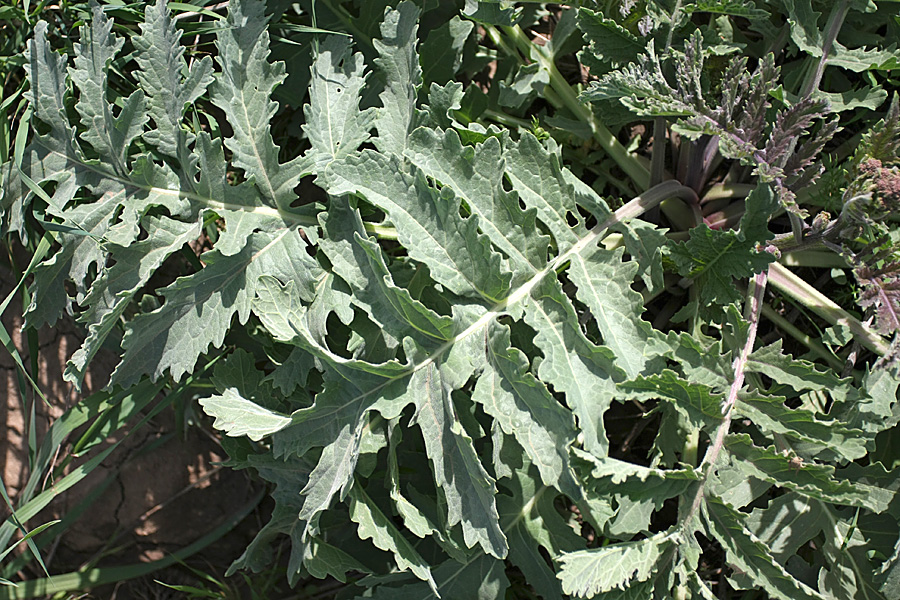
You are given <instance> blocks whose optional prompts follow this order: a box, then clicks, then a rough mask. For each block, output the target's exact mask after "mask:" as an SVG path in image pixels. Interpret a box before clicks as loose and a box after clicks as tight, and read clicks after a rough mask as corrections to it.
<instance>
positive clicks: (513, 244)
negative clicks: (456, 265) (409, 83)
mask: <svg viewBox="0 0 900 600" xmlns="http://www.w3.org/2000/svg"><path fill="white" fill-rule="evenodd" d="M406 156H407V157H408V158H409V159H410V160H411V161H412V162H413V164H415V165H416V166H417V167H419V168H420V169H421V170H422V172H423V173H424V174H425V175H427V176H428V177H431V178H433V179H435V180H436V181H438V182H440V183H441V184H442V185H443V186H444V187H449V188H451V189H452V190H453V191H454V192H455V193H456V195H457V196H459V198H460V199H461V200H463V201H465V203H466V205H467V206H468V208H469V210H471V211H472V212H473V213H474V214H476V215H478V225H479V227H481V229H482V231H483V232H484V234H485V235H486V236H487V237H488V238H490V240H491V242H492V243H493V244H494V245H495V246H496V247H497V248H498V249H499V250H501V251H502V252H503V253H504V254H506V256H507V258H508V259H509V261H510V267H511V269H512V271H513V274H514V276H515V277H514V280H513V281H514V282H521V281H523V280H524V279H526V278H527V277H530V276H531V275H533V274H534V273H535V272H536V271H537V270H538V269H540V268H542V267H543V266H544V265H545V264H546V263H547V243H548V241H549V240H548V239H547V238H546V237H545V236H543V235H540V233H539V232H538V230H537V228H536V226H535V215H536V211H531V210H528V211H522V209H521V208H520V207H519V202H518V198H516V196H515V195H514V194H510V193H508V192H506V191H504V190H503V187H502V177H503V171H504V161H503V159H502V158H501V146H500V142H499V141H498V140H497V139H496V138H494V137H489V138H487V139H486V140H485V141H484V142H483V143H480V144H478V145H476V146H475V148H471V147H468V146H463V144H462V142H461V141H460V138H459V134H458V133H456V132H455V131H454V130H452V129H450V130H447V131H445V132H443V134H441V133H440V132H438V131H433V130H429V129H426V128H419V129H417V130H416V131H414V132H413V134H412V136H411V137H410V139H409V146H408V148H407V151H406Z"/></svg>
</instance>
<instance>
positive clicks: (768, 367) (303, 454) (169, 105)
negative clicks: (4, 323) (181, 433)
mask: <svg viewBox="0 0 900 600" xmlns="http://www.w3.org/2000/svg"><path fill="white" fill-rule="evenodd" d="M522 4H523V6H520V7H516V6H513V5H511V4H510V3H500V2H492V1H479V2H474V1H468V0H467V1H466V2H465V3H464V4H463V3H459V5H457V3H454V2H448V3H430V2H413V1H411V0H403V1H401V2H386V1H384V2H366V3H362V2H349V1H348V2H337V1H335V0H322V1H321V2H312V3H310V2H300V3H297V4H293V5H291V6H290V7H289V6H287V4H286V3H276V2H268V3H266V2H263V1H262V0H231V1H230V2H228V3H227V10H224V9H223V7H219V6H218V5H216V6H204V7H201V6H199V5H198V6H189V5H184V4H180V3H173V4H172V5H170V6H167V5H166V3H165V2H164V1H163V0H158V1H157V2H156V3H155V4H151V5H148V6H147V7H146V9H145V10H144V11H142V12H139V11H136V10H135V9H134V8H132V7H115V6H113V5H109V6H105V7H104V6H101V5H100V4H98V3H96V2H94V1H92V2H90V3H89V5H87V6H86V11H85V13H84V14H83V19H81V21H82V22H81V24H80V26H79V28H78V30H77V35H75V37H74V38H73V39H74V40H75V41H73V42H71V43H70V44H65V45H64V46H65V47H62V48H60V47H58V46H59V45H60V42H61V40H59V39H57V38H56V37H55V36H54V35H53V29H52V27H51V25H50V23H49V22H48V21H47V20H36V19H32V18H31V16H29V15H26V14H24V13H23V15H21V18H23V19H24V20H25V21H27V22H29V23H33V35H32V36H31V37H30V40H29V41H28V45H27V52H26V54H25V63H24V65H23V68H24V72H25V74H26V79H25V80H24V81H25V82H27V83H23V84H22V87H21V90H22V91H21V96H22V98H23V99H24V102H23V104H22V110H23V111H25V112H24V116H23V117H22V119H20V121H19V129H18V130H17V132H16V134H15V135H16V143H15V145H14V147H12V150H13V151H12V152H11V153H8V154H7V155H6V156H4V158H5V159H7V161H6V162H5V163H4V164H3V166H2V169H0V178H2V186H3V187H2V194H3V195H2V200H0V210H2V213H0V214H2V221H0V223H2V228H3V229H2V231H3V233H4V234H5V236H7V238H8V240H7V243H8V244H9V243H12V242H13V239H14V238H17V239H18V243H21V244H24V245H25V246H26V247H28V248H30V249H31V250H32V251H33V252H34V256H35V259H34V261H32V264H31V265H29V267H28V269H27V270H26V271H25V272H24V273H22V277H21V281H20V285H23V284H26V285H27V290H28V297H29V298H30V305H29V306H28V307H27V309H26V310H25V313H24V314H25V318H26V326H27V327H29V328H38V327H41V326H43V325H50V326H52V325H53V324H54V323H55V322H56V321H57V320H58V319H59V318H60V317H61V316H62V315H63V314H64V313H66V312H68V313H69V314H72V315H73V316H74V317H75V319H76V320H77V322H78V323H80V324H81V325H82V326H83V327H84V330H85V334H86V336H85V339H84V343H83V345H82V346H81V348H80V349H79V350H78V351H77V352H76V353H75V354H74V355H73V356H72V357H71V360H70V361H69V363H68V367H67V369H66V372H65V378H66V380H67V381H69V382H71V383H72V384H73V385H75V386H81V384H82V382H83V379H84V376H85V372H86V369H87V368H88V366H89V365H90V363H91V360H92V359H93V358H94V357H95V356H96V354H97V352H98V351H99V350H100V349H101V348H113V349H115V351H116V352H117V353H118V356H119V357H120V359H119V363H118V366H117V367H116V369H115V371H114V372H113V374H112V377H111V380H110V381H109V384H108V387H107V390H106V391H104V392H103V393H102V397H101V396H97V398H100V399H101V400H102V403H105V404H102V403H101V405H100V408H101V409H102V410H101V413H102V411H103V410H106V408H104V407H106V406H112V405H114V404H115V403H116V400H114V399H116V398H122V397H124V396H127V397H129V398H134V397H136V398H140V399H142V400H141V401H139V402H131V403H130V404H129V406H132V407H133V411H132V413H131V414H134V415H137V414H138V413H139V412H140V411H142V410H144V408H145V407H146V406H148V405H149V403H150V402H151V400H153V399H154V398H155V397H156V396H157V394H160V393H162V394H163V395H164V396H165V397H166V398H168V399H169V400H168V401H163V402H160V403H159V404H157V405H156V406H157V408H156V409H155V410H162V408H163V407H166V406H168V405H169V404H171V403H172V402H173V401H174V400H172V399H175V398H177V399H178V401H179V402H185V401H187V402H197V403H199V405H200V406H201V407H202V410H203V411H204V412H205V413H206V414H207V415H209V416H210V417H212V419H213V422H212V426H213V427H214V428H215V429H217V430H218V431H220V432H221V433H222V434H223V435H224V436H225V438H224V439H223V441H222V442H223V445H224V447H225V448H226V449H227V451H228V453H229V455H230V460H229V463H228V464H229V466H230V467H232V468H236V469H252V470H253V471H254V472H255V473H256V474H258V475H259V477H260V478H262V479H263V480H265V481H266V482H268V483H269V484H270V490H271V496H272V498H273V499H274V501H275V507H274V510H273V513H272V516H271V520H270V521H269V522H268V523H267V524H265V525H264V526H263V527H262V528H261V529H260V530H259V532H258V534H257V536H256V538H255V539H254V540H253V541H252V543H251V544H250V545H249V547H248V548H247V549H246V551H245V552H244V553H243V555H241V556H240V557H239V558H237V560H236V561H235V562H234V564H233V565H232V566H231V568H230V570H229V572H230V573H234V572H237V571H238V570H244V571H245V572H254V571H259V570H262V569H264V568H267V567H268V566H269V565H270V563H271V560H272V556H273V547H279V545H281V544H288V545H289V555H290V556H289V560H288V562H287V565H286V578H287V579H288V581H289V582H290V583H291V585H294V584H296V583H297V582H299V581H301V580H303V579H305V578H308V577H310V576H312V577H315V578H322V577H326V576H330V577H332V578H334V579H336V580H339V581H341V582H346V586H345V587H344V588H343V589H342V590H341V591H340V595H341V597H347V598H351V597H357V596H359V597H391V598H398V597H403V598H405V597H410V598H412V597H415V598H431V597H440V598H475V597H478V598H505V597H515V598H530V597H536V596H537V597H542V598H545V599H551V598H563V597H573V598H638V597H641V598H643V597H655V598H656V597H659V598H668V597H674V598H750V597H762V596H763V594H767V595H769V596H771V597H773V598H782V599H785V600H788V599H789V600H796V599H800V598H802V599H817V600H819V599H824V598H892V597H897V596H898V594H900V588H898V581H900V579H898V576H897V573H898V571H897V564H898V557H900V543H898V537H900V525H898V521H900V513H898V512H897V501H896V500H895V496H896V491H897V487H898V485H900V483H898V482H900V479H898V478H897V476H896V472H895V467H896V465H897V463H898V460H900V459H898V458H897V457H896V456H895V451H894V450H893V449H894V448H895V447H896V444H895V439H896V435H897V433H896V431H897V425H898V422H900V417H898V416H897V415H898V405H897V387H898V384H900V379H898V377H897V374H896V368H895V365H896V354H897V352H896V337H895V336H896V335H897V332H898V330H900V317H898V314H900V296H898V290H900V285H898V274H900V257H898V256H897V247H896V243H897V230H896V226H895V225H894V224H893V223H892V222H891V221H890V217H891V216H892V215H893V213H894V212H895V210H894V209H895V208H896V206H897V201H898V197H900V185H898V181H900V175H898V169H900V165H898V157H897V149H898V147H900V116H898V100H897V95H896V88H897V81H896V79H895V76H896V69H897V67H898V65H900V63H898V60H900V52H898V50H897V49H896V47H895V46H888V45H887V44H886V43H884V40H885V39H889V38H891V37H892V34H893V37H896V34H897V33H898V32H897V28H898V25H897V22H896V19H895V15H892V14H891V10H890V7H889V6H888V4H889V3H886V2H885V3H880V2H868V1H859V0H854V1H851V0H841V1H839V2H834V3H813V2H812V1H811V0H796V1H791V2H763V1H761V0H759V1H756V2H754V1H750V0H746V1H733V0H728V1H725V0H711V1H702V2H700V1H698V2H694V1H687V0H685V1H682V0H678V1H677V2H676V1H671V2H670V1H666V0H654V1H651V0H647V1H646V2H645V1H637V2H582V3H580V4H581V6H576V5H566V6H562V5H555V4H536V3H522ZM820 5H821V6H823V7H824V9H827V14H820V13H819V12H818V10H819V8H820ZM26 10H27V9H26ZM173 11H179V13H180V14H173ZM17 15H18V13H17ZM178 17H182V18H180V19H179V18H178ZM210 19H211V20H210ZM185 33H189V34H191V35H192V39H193V43H192V45H191V46H189V47H186V46H185V44H184V41H183V34H185ZM891 93H893V97H892V98H891V99H889V96H890V95H891ZM4 106H11V104H4ZM832 214H834V215H836V216H834V217H833V216H832ZM198 240H199V244H198ZM191 244H193V245H191ZM198 247H199V248H200V249H201V251H200V252H199V253H195V252H194V249H195V248H198ZM832 269H835V270H843V271H846V272H847V274H850V273H852V275H853V277H852V278H847V277H845V276H844V273H843V272H842V273H841V276H840V277H838V276H837V275H835V277H832V276H831V273H832ZM823 273H824V276H822V275H823ZM815 277H818V278H819V279H818V280H817V282H816V284H810V283H808V280H809V279H810V278H815ZM819 288H825V292H826V293H824V294H823V293H822V291H820V289H819ZM829 297H832V298H838V297H841V298H845V299H847V302H844V303H843V304H842V305H839V304H837V303H835V302H834V301H833V300H831V299H829ZM885 336H888V337H885ZM891 336H893V337H891ZM7 347H8V348H9V347H10V345H9V344H7ZM11 350H12V352H15V350H14V349H11ZM16 356H17V355H16ZM19 364H20V366H21V373H22V377H23V378H24V377H27V370H26V369H25V367H24V365H23V364H22V363H21V361H20V363H19ZM23 385H24V384H23ZM92 398H94V397H93V396H92ZM91 401H93V402H98V401H99V400H91V399H88V400H86V402H91ZM93 414H96V413H92V415H93ZM87 418H88V416H87V415H85V417H84V420H87ZM82 422H83V421H82ZM123 422H124V421H123ZM80 423H81V422H79V423H78V424H80ZM71 429H72V427H69V429H65V430H64V431H70V430H71ZM63 437H64V436H57V437H55V438H53V440H52V441H51V443H50V445H49V446H48V451H49V450H55V449H56V447H58V446H59V445H60V444H61V443H62V440H63ZM39 464H42V465H43V467H42V468H45V469H49V468H51V467H52V465H51V463H50V462H48V461H45V462H43V463H39ZM36 472H38V471H36ZM32 491H36V490H32ZM37 498H40V496H37V497H36V498H35V499H34V500H31V499H30V498H29V497H25V498H24V500H25V502H26V504H25V506H31V507H32V509H33V508H34V507H35V505H34V504H31V503H33V502H35V501H36V500H37ZM29 500H31V503H29ZM38 508H39V507H38ZM33 514H35V511H33V510H32V511H31V512H27V511H25V512H23V508H21V507H20V508H18V509H17V510H16V512H15V514H14V517H13V518H11V520H10V521H8V522H7V523H6V524H5V525H4V526H3V528H2V529H0V538H2V539H0V541H2V542H3V543H4V544H7V543H9V542H10V540H11V535H12V534H13V533H14V531H15V529H16V528H17V527H18V528H19V529H20V530H23V531H26V530H27V527H25V524H26V522H27V519H28V515H33ZM36 531H37V530H34V531H32V533H35V532H36ZM285 540H286V541H285ZM26 556H33V557H36V558H37V559H38V560H40V551H39V548H37V547H36V546H35V545H33V544H32V547H31V553H30V554H29V555H26ZM22 560H25V559H24V558H23V559H22ZM5 576H6V577H7V578H11V577H12V574H11V573H9V572H7V573H6V574H5Z"/></svg>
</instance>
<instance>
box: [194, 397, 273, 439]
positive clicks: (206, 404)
mask: <svg viewBox="0 0 900 600" xmlns="http://www.w3.org/2000/svg"><path fill="white" fill-rule="evenodd" d="M200 405H201V406H202V407H203V410H204V412H206V414H208V415H209V416H211V417H215V419H216V420H215V422H214V423H213V427H215V428H216V429H220V430H222V431H224V432H225V434H226V435H230V436H232V437H239V436H242V435H246V436H247V437H249V438H250V439H251V440H253V441H255V442H258V441H259V440H261V439H263V438H264V437H266V436H269V435H272V434H273V433H275V432H276V431H280V430H282V429H284V428H285V427H287V426H288V425H289V424H290V422H291V418H290V417H286V416H284V415H279V414H277V413H274V412H272V411H270V410H266V409H265V408H263V407H261V406H260V405H258V404H256V403H255V402H251V401H250V400H245V399H244V398H243V397H241V395H240V394H239V393H238V391H237V390H236V389H235V388H228V389H227V390H225V392H224V393H223V394H222V395H219V396H210V397H208V398H203V399H201V400H200Z"/></svg>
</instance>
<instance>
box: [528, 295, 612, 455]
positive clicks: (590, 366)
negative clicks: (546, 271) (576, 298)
mask: <svg viewBox="0 0 900 600" xmlns="http://www.w3.org/2000/svg"><path fill="white" fill-rule="evenodd" d="M525 322H526V323H528V324H529V325H530V326H531V327H532V328H533V329H534V330H535V331H536V332H537V334H536V335H535V337H534V343H535V345H536V346H537V347H538V348H540V349H541V351H542V352H543V353H544V360H543V361H542V362H541V364H540V367H539V368H538V376H539V377H540V379H541V380H543V381H544V382H546V383H549V384H552V385H553V387H554V388H555V389H556V390H557V391H559V392H563V393H564V394H565V395H566V402H567V404H568V405H569V406H570V407H571V408H572V412H574V413H575V416H576V417H578V425H579V426H580V427H581V430H582V432H583V434H584V445H585V448H586V449H587V450H589V451H591V452H593V453H594V454H596V455H597V456H606V453H607V449H608V445H609V442H608V440H607V438H606V432H605V428H604V425H603V413H604V412H606V409H607V408H609V405H610V404H611V403H612V399H613V398H614V397H615V395H616V388H615V380H616V379H618V378H620V377H621V374H620V370H619V369H618V367H616V366H615V365H614V364H613V360H614V355H613V353H612V352H610V351H609V350H608V349H606V348H602V347H598V346H596V345H594V344H593V343H592V342H591V341H590V340H588V339H587V338H586V337H585V336H584V333H582V331H581V327H580V325H579V323H578V317H577V315H576V313H575V309H574V307H573V306H572V303H571V302H570V301H569V299H568V297H567V296H566V295H565V294H564V293H563V291H562V289H561V288H560V285H559V283H558V282H557V281H556V280H555V279H550V278H545V279H543V280H542V281H541V282H540V283H539V284H538V285H537V286H536V287H535V289H534V291H533V292H532V300H531V301H530V302H528V304H527V305H526V306H525Z"/></svg>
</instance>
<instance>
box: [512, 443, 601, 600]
mask: <svg viewBox="0 0 900 600" xmlns="http://www.w3.org/2000/svg"><path fill="white" fill-rule="evenodd" d="M507 439H508V438H507ZM507 445H510V444H504V446H507ZM511 445H512V446H514V447H515V455H514V456H515V458H520V457H521V449H520V448H518V447H516V446H517V445H516V444H511ZM501 485H502V487H503V488H505V489H507V490H510V491H511V492H512V495H511V496H510V495H507V494H500V495H498V497H497V508H498V511H499V513H500V525H501V527H502V528H503V532H504V533H505V534H506V538H507V540H509V557H508V559H509V561H510V562H512V563H513V564H514V565H516V566H517V567H519V569H520V570H521V571H522V572H523V573H528V581H529V583H531V585H532V586H534V588H535V590H536V591H537V592H538V593H539V594H540V595H541V596H542V597H543V598H545V599H546V600H551V599H560V600H561V599H562V587H561V584H560V581H559V580H558V579H557V578H556V572H555V568H557V567H558V559H559V557H560V556H561V555H562V553H563V552H572V551H575V550H579V549H581V548H583V547H584V541H583V539H582V538H581V537H580V536H578V535H577V534H576V533H575V532H574V531H573V530H572V529H571V527H570V526H569V524H568V523H566V522H565V520H564V519H563V517H562V515H560V513H559V511H558V510H557V508H556V506H555V505H554V504H555V502H554V501H555V498H556V496H557V492H556V491H555V490H553V488H550V487H547V486H543V485H539V481H538V479H537V478H536V477H535V472H534V469H533V468H530V467H529V466H528V465H527V463H526V464H524V465H523V466H522V467H521V468H519V467H516V468H514V469H513V470H512V471H511V472H510V477H509V478H506V479H503V480H501ZM543 553H546V554H547V555H549V556H550V559H551V561H552V567H551V566H549V565H548V564H547V561H546V559H545V558H544V556H545V555H544V554H543Z"/></svg>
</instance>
